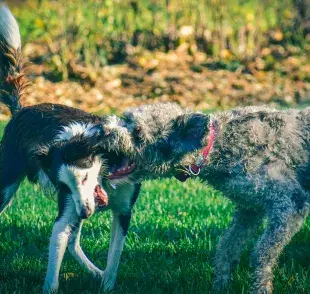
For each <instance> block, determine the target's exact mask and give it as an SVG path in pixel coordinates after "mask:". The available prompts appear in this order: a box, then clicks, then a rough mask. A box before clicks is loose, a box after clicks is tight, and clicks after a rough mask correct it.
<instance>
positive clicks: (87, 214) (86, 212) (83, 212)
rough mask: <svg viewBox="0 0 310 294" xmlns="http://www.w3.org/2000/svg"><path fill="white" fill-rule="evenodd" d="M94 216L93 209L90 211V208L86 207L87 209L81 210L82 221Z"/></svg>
mask: <svg viewBox="0 0 310 294" xmlns="http://www.w3.org/2000/svg"><path fill="white" fill-rule="evenodd" d="M92 214H93V211H92V209H90V208H89V207H88V206H86V207H83V208H82V209H81V212H80V217H81V218H82V219H86V218H89V217H90V216H91V215H92Z"/></svg>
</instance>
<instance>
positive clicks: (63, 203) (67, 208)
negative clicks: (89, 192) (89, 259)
mask: <svg viewBox="0 0 310 294" xmlns="http://www.w3.org/2000/svg"><path fill="white" fill-rule="evenodd" d="M58 205H59V214H58V217H57V218H56V221H55V224H54V227H53V232H52V236H51V239H50V245H49V254H48V267H47V273H46V276H45V282H44V286H43V293H46V294H50V293H55V292H57V290H58V287H59V281H58V279H59V270H60V266H61V263H62V259H63V256H64V253H65V251H66V248H67V244H68V240H69V236H70V234H71V232H72V231H74V230H75V228H76V225H77V224H78V222H79V216H78V215H77V213H76V209H75V204H74V202H73V200H72V198H71V195H70V194H69V193H68V191H66V190H65V191H64V190H63V189H61V190H60V191H59V194H58Z"/></svg>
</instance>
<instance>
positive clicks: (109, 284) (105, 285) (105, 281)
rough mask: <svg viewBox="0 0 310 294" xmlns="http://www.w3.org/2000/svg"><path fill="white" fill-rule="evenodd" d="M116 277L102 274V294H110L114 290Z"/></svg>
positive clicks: (106, 273) (105, 273)
mask: <svg viewBox="0 0 310 294" xmlns="http://www.w3.org/2000/svg"><path fill="white" fill-rule="evenodd" d="M115 281H116V277H115V276H114V275H111V274H109V273H108V272H106V271H105V272H103V275H102V277H101V289H102V290H103V292H104V293H110V292H111V291H112V290H113V289H114V285H115Z"/></svg>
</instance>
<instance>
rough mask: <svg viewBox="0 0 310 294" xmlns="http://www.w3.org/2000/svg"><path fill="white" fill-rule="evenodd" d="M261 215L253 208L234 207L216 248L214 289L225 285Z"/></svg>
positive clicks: (219, 288) (260, 220) (258, 224)
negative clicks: (233, 211) (228, 225)
mask: <svg viewBox="0 0 310 294" xmlns="http://www.w3.org/2000/svg"><path fill="white" fill-rule="evenodd" d="M262 217H263V215H262V214H261V213H257V212H255V211H253V210H250V209H242V208H238V207H237V208H236V211H235V213H234V216H233V219H232V222H231V225H230V227H229V228H228V229H227V231H226V232H225V233H224V236H223V237H222V238H221V240H220V242H219V244H218V246H217V249H216V254H215V281H214V289H215V290H217V291H218V290H221V289H223V288H225V287H226V286H227V283H228V282H229V280H230V278H231V272H232V270H233V268H234V267H235V266H237V264H238V263H239V260H240V256H241V253H242V250H243V249H244V246H245V245H246V243H247V241H248V240H249V239H250V238H251V237H252V236H253V235H254V234H255V232H256V231H257V229H258V227H259V226H260V225H261V224H262Z"/></svg>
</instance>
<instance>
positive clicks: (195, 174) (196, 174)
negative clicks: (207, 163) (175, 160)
mask: <svg viewBox="0 0 310 294" xmlns="http://www.w3.org/2000/svg"><path fill="white" fill-rule="evenodd" d="M188 170H189V172H190V173H191V175H192V176H198V175H199V174H200V167H198V171H196V172H195V171H194V170H193V169H192V166H191V165H189V166H188Z"/></svg>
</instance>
